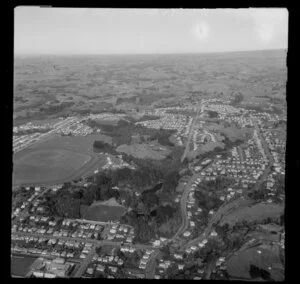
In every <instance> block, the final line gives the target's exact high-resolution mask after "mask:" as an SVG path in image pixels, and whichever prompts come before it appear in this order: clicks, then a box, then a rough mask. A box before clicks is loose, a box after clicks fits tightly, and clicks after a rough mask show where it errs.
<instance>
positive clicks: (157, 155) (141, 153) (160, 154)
mask: <svg viewBox="0 0 300 284" xmlns="http://www.w3.org/2000/svg"><path fill="white" fill-rule="evenodd" d="M117 151H118V152H120V153H126V154H128V155H131V156H134V157H136V158H139V159H145V158H148V159H152V160H162V159H164V158H165V157H166V156H165V155H167V154H169V153H170V151H168V150H162V151H160V150H158V151H156V150H153V149H152V148H151V147H150V146H149V145H147V144H131V145H121V146H119V147H118V148H117Z"/></svg>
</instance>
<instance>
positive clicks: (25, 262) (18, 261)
mask: <svg viewBox="0 0 300 284" xmlns="http://www.w3.org/2000/svg"><path fill="white" fill-rule="evenodd" d="M36 259H37V258H36V257H30V256H19V255H13V256H12V257H11V262H10V263H11V270H10V273H11V276H19V277H24V276H25V275H26V274H27V273H28V272H29V269H30V266H31V265H32V264H33V262H34V261H35V260H36Z"/></svg>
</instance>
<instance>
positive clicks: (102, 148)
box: [93, 140, 117, 154]
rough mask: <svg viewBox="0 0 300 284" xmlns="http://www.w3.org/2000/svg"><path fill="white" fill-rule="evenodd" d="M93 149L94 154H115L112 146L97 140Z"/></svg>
mask: <svg viewBox="0 0 300 284" xmlns="http://www.w3.org/2000/svg"><path fill="white" fill-rule="evenodd" d="M93 149H94V151H95V152H105V153H110V154H116V153H117V152H116V150H115V148H114V147H113V146H112V145H110V144H108V143H105V142H103V141H98V140H95V141H94V143H93Z"/></svg>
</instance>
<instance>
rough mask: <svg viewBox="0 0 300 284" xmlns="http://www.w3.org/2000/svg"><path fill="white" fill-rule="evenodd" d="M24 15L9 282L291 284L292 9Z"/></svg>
mask: <svg viewBox="0 0 300 284" xmlns="http://www.w3.org/2000/svg"><path fill="white" fill-rule="evenodd" d="M13 14H14V15H13V17H14V18H13V22H14V31H13V119H12V120H13V122H12V124H13V125H12V127H13V129H12V150H13V153H12V163H13V170H12V199H11V233H10V232H9V230H8V232H9V237H10V235H11V243H10V246H11V248H10V276H11V277H12V278H66V279H68V278H91V279H92V278H102V279H155V280H158V279H171V280H175V279H184V280H232V281H233V280H238V281H284V280H285V207H286V206H285V188H286V186H285V184H286V183H285V180H286V174H285V173H286V144H287V143H286V141H287V140H286V137H287V131H286V129H287V109H288V108H287V99H286V97H287V94H286V93H287V92H286V90H287V81H288V76H287V73H288V68H287V55H288V36H289V35H288V27H289V25H288V23H289V10H288V9H287V8H276V7H273V8H272V7H268V8H263V7H261V8H236V9H233V8H216V9H212V8H211V9H196V8H195V9H192V8H172V9H171V8H91V7H90V8H82V7H50V6H49V7H42V6H17V7H15V8H14V11H13ZM294 95H297V94H294ZM296 187H297V186H296ZM295 189H297V188H295ZM8 212H9V210H8ZM8 214H10V213H8ZM8 218H10V217H8ZM292 218H293V217H292Z"/></svg>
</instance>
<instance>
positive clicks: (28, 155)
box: [13, 134, 111, 185]
mask: <svg viewBox="0 0 300 284" xmlns="http://www.w3.org/2000/svg"><path fill="white" fill-rule="evenodd" d="M95 140H100V141H105V142H106V143H111V137H108V136H105V135H101V134H98V135H96V134H95V135H94V134H93V135H88V136H58V135H55V136H53V137H51V138H50V139H49V140H47V141H44V142H42V143H40V144H37V145H35V146H33V147H32V148H31V149H29V148H28V149H25V150H23V151H20V152H18V153H16V154H15V155H14V157H13V161H14V173H13V184H14V185H18V184H31V183H32V184H38V183H44V182H45V183H50V182H55V181H59V182H65V181H63V180H62V179H68V178H69V177H70V179H72V178H77V177H79V175H84V174H86V173H93V171H94V170H96V169H97V168H100V167H102V166H103V165H105V163H106V158H105V156H102V155H100V154H95V153H94V152H93V142H94V141H95ZM76 173H78V174H76ZM75 175H76V177H75Z"/></svg>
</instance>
